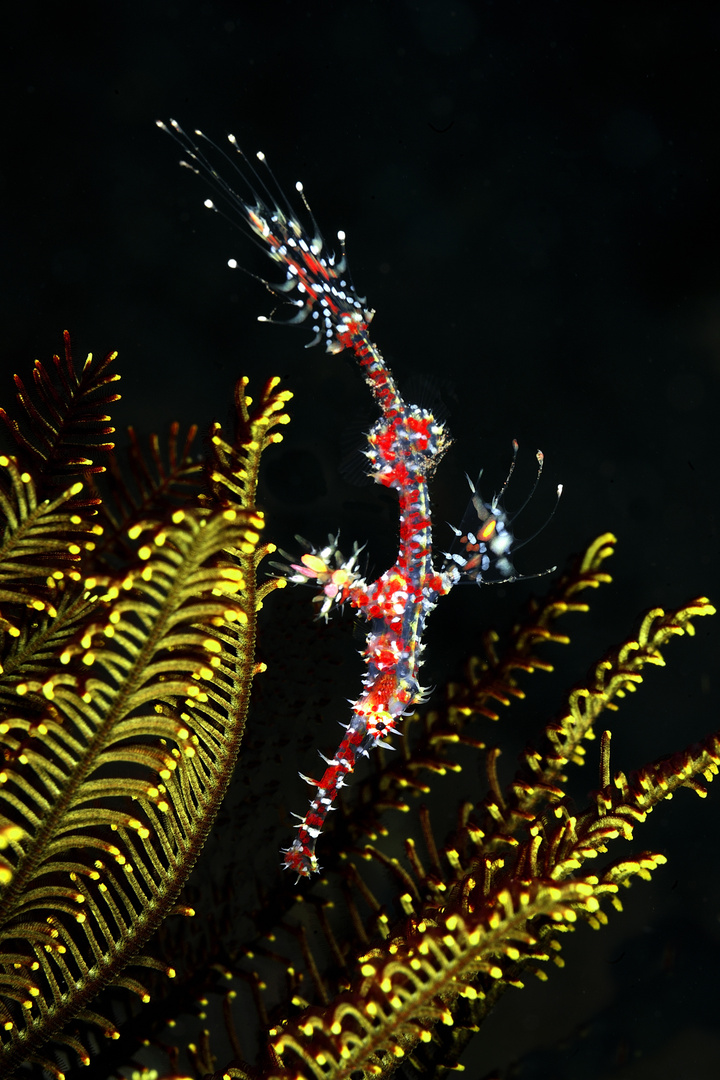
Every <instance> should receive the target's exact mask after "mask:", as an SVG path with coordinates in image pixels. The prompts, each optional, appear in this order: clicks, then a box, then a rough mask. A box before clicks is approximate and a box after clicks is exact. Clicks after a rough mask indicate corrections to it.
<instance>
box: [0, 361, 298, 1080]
mask: <svg viewBox="0 0 720 1080" xmlns="http://www.w3.org/2000/svg"><path fill="white" fill-rule="evenodd" d="M69 357H70V354H69V349H68V353H67V358H68V359H67V364H68V366H67V367H66V368H63V372H64V374H63V386H62V390H61V391H58V398H57V399H53V409H52V411H53V414H54V415H55V416H56V417H62V416H64V415H67V414H68V413H71V412H72V409H71V408H70V407H69V406H68V407H67V408H65V407H64V404H63V402H64V399H63V393H67V395H68V396H69V398H71V399H72V402H73V403H74V405H77V415H85V416H87V411H86V410H84V409H83V407H82V405H81V404H80V403H79V398H77V399H76V398H75V397H73V395H74V394H75V391H76V390H77V388H78V386H80V387H81V389H80V390H78V391H77V393H78V395H80V397H81V396H82V393H83V391H82V376H79V377H75V375H74V371H73V370H72V366H71V361H70V359H69ZM40 384H41V386H42V387H43V388H44V391H43V393H44V394H45V402H46V404H47V402H48V400H49V398H48V394H49V391H48V390H47V384H46V382H44V381H43V379H42V378H41V379H40ZM95 385H96V384H93V387H95ZM244 391H245V383H244V382H242V383H241V391H240V394H239V399H238V405H239V409H240V431H239V436H238V439H237V440H236V442H235V444H233V446H232V447H230V448H229V454H230V457H231V458H232V460H231V462H230V461H229V462H228V464H227V469H226V471H223V483H224V485H225V488H226V489H230V488H232V497H231V498H230V497H225V498H223V499H222V500H219V499H215V498H213V497H211V496H207V497H206V498H205V499H204V501H203V502H202V503H201V502H200V501H199V499H198V498H197V497H196V498H194V499H190V500H188V501H187V502H186V503H185V505H183V506H179V505H176V504H174V505H168V503H167V500H163V499H144V500H143V501H142V505H141V506H139V507H138V508H137V509H138V511H139V513H138V514H137V515H136V516H135V517H134V518H133V515H132V514H131V513H127V514H125V515H124V517H123V519H122V520H123V528H124V530H125V538H126V556H125V558H124V560H123V561H122V563H121V564H120V563H119V560H118V558H117V549H116V550H115V552H114V560H111V562H114V565H113V566H112V568H109V564H107V563H106V561H105V560H104V559H99V558H98V557H97V552H96V547H97V541H98V540H99V539H100V538H101V535H102V525H100V524H99V521H100V520H101V518H99V517H96V518H95V519H94V522H93V519H91V518H89V517H88V516H87V514H88V512H90V513H92V512H94V510H95V508H96V507H97V505H98V504H97V501H96V499H95V497H93V498H92V499H90V500H88V502H87V503H83V501H82V499H79V498H78V496H80V490H79V489H80V487H81V481H79V480H78V481H76V482H75V483H73V484H71V486H70V487H68V488H67V489H66V490H64V491H63V492H62V493H61V494H60V495H54V496H52V497H51V498H46V499H45V500H43V499H42V498H41V496H40V495H39V494H38V489H37V487H36V484H35V480H34V477H33V475H32V473H31V471H29V470H28V469H27V468H26V467H25V465H24V463H20V462H19V461H17V460H16V459H14V458H9V457H6V458H3V459H2V466H3V468H4V470H5V472H6V474H7V477H8V480H7V483H6V484H5V487H4V488H3V489H0V509H2V512H3V517H4V523H3V525H4V531H3V547H2V550H1V552H0V589H1V590H2V592H1V593H0V596H1V597H2V601H3V602H4V603H6V604H8V605H9V606H10V609H11V611H10V614H11V618H8V619H7V620H6V621H5V623H4V624H3V629H4V630H5V631H6V632H5V633H4V634H3V640H2V675H1V676H0V704H2V713H3V715H2V720H1V721H0V752H1V753H2V755H3V758H4V762H3V766H2V772H0V846H2V848H3V855H2V858H1V859H0V885H2V893H1V895H0V1072H1V1073H2V1075H3V1076H7V1075H9V1074H10V1072H11V1071H12V1070H13V1068H14V1067H15V1066H17V1065H18V1064H19V1063H21V1062H23V1061H37V1062H40V1063H41V1064H42V1065H43V1066H44V1067H46V1068H49V1069H51V1070H52V1071H54V1072H55V1074H56V1075H59V1070H58V1069H57V1067H56V1066H54V1064H53V1062H52V1061H50V1060H48V1059H47V1058H43V1057H41V1056H40V1055H39V1054H38V1048H39V1047H40V1046H41V1045H42V1043H43V1042H44V1041H45V1040H47V1039H48V1038H50V1037H55V1038H58V1039H60V1040H61V1041H64V1042H65V1043H66V1044H67V1045H69V1046H70V1047H71V1048H73V1049H75V1050H76V1051H77V1052H78V1054H79V1055H80V1057H81V1059H83V1060H86V1059H87V1055H86V1051H85V1049H84V1047H83V1045H82V1044H81V1043H80V1042H79V1041H78V1039H77V1038H76V1037H75V1035H74V1034H72V1033H69V1032H68V1031H63V1028H64V1027H65V1025H66V1024H67V1022H68V1021H69V1020H71V1019H72V1018H73V1017H78V1018H80V1019H81V1020H84V1021H86V1022H88V1023H94V1024H99V1025H100V1026H101V1028H103V1029H104V1030H105V1034H106V1035H113V1024H112V1023H111V1022H109V1021H107V1020H105V1019H104V1018H103V1017H101V1016H99V1015H98V1014H97V1013H96V1012H94V1011H93V1009H92V1008H91V1005H92V1003H93V999H94V998H95V997H96V995H97V994H98V992H99V990H101V989H102V988H103V987H104V986H105V985H107V984H108V983H115V984H120V985H126V986H128V987H130V988H131V989H135V990H137V991H138V992H139V993H140V994H141V995H143V994H144V990H143V986H142V983H141V982H138V981H137V980H135V979H133V978H129V977H128V976H127V975H124V974H123V970H124V969H125V968H126V966H127V965H128V964H130V963H132V962H133V961H139V962H142V959H143V958H142V954H141V950H142V947H143V945H144V943H145V942H146V941H147V939H148V937H149V936H150V934H151V933H152V932H153V931H154V930H155V929H156V928H157V927H158V925H159V924H160V923H161V922H162V920H163V919H164V918H165V916H166V915H167V914H168V913H170V912H171V911H172V909H173V907H174V904H175V901H176V898H177V895H178V892H179V889H180V887H181V886H182V884H183V882H184V881H185V879H186V877H187V874H188V873H189V871H190V869H191V868H192V865H193V863H194V862H195V859H196V857H197V855H198V853H199V851H200V849H201V847H202V844H203V842H204V839H205V837H206V835H207V832H208V830H209V827H210V824H211V822H212V820H213V817H214V815H215V812H216V810H217V808H218V806H219V804H220V801H221V799H222V797H223V794H224V792H225V789H226V787H227V784H228V781H229V778H230V776H231V773H232V770H233V767H234V764H235V760H236V757H237V752H238V748H239V745H240V741H241V738H242V735H243V730H244V724H245V714H246V709H247V702H248V694H249V690H250V685H251V681H252V677H253V675H254V674H255V672H256V670H257V665H256V663H255V660H254V642H255V617H256V611H257V608H258V606H259V602H260V599H261V596H262V595H264V594H265V593H266V592H267V591H268V589H269V588H272V587H273V583H272V582H271V583H269V584H267V585H265V586H264V587H263V588H262V589H258V588H257V585H256V570H257V564H258V562H259V560H260V558H261V557H262V555H263V553H264V551H265V549H264V548H262V547H261V546H260V544H259V541H260V532H261V529H262V526H263V519H262V514H261V513H260V512H259V511H258V510H257V509H256V508H255V480H256V478H257V472H258V465H259V459H260V455H261V453H262V451H263V449H264V448H265V446H267V444H268V443H269V442H272V441H277V439H278V438H279V437H280V436H279V434H278V433H276V432H273V430H272V429H273V428H274V427H275V425H277V424H279V423H283V422H285V420H286V417H285V415H284V413H283V412H282V406H283V404H284V402H285V401H286V400H287V398H288V397H289V394H287V393H282V392H280V393H276V392H275V383H272V384H269V386H268V388H267V390H266V393H265V394H264V395H263V396H262V397H261V400H260V402H259V404H258V405H257V406H256V407H255V408H254V409H252V411H249V407H250V403H249V399H246V398H245V394H244ZM23 404H25V402H23ZM65 405H67V402H65ZM48 408H49V406H48ZM28 412H29V417H30V420H29V424H30V429H31V430H30V434H29V436H28V438H27V446H28V447H30V448H31V451H32V452H31V454H30V456H31V457H32V456H33V454H34V456H35V459H36V463H37V464H38V465H39V468H40V473H41V476H43V475H44V473H43V470H46V468H47V467H49V466H48V462H49V461H50V460H51V458H52V457H53V452H52V437H50V436H48V435H47V431H48V424H47V417H46V416H45V415H43V414H42V412H41V411H39V410H36V411H33V410H32V409H29V410H28ZM105 419H107V418H105ZM61 427H62V425H61V424H60V423H59V422H58V423H57V424H56V425H55V428H54V429H53V430H54V431H55V435H56V436H57V438H58V440H60V434H59V433H60V429H61ZM11 428H12V424H11ZM23 439H25V436H23ZM33 440H34V442H33ZM60 441H61V440H60ZM37 447H41V448H42V449H37ZM23 449H24V450H25V449H27V448H26V447H25V445H24V443H23ZM170 453H171V455H172V453H173V450H172V436H171V450H170ZM53 460H55V459H53ZM62 460H63V461H64V463H65V464H64V466H63V467H65V466H69V465H70V464H73V467H77V468H80V469H85V468H86V467H89V466H88V464H87V461H85V460H83V461H82V462H74V463H71V462H70V461H69V458H68V456H67V455H66V456H65V457H64V458H63V459H62ZM214 468H215V466H214ZM233 470H237V479H236V480H234V479H233V475H234V474H233ZM98 498H99V496H98Z"/></svg>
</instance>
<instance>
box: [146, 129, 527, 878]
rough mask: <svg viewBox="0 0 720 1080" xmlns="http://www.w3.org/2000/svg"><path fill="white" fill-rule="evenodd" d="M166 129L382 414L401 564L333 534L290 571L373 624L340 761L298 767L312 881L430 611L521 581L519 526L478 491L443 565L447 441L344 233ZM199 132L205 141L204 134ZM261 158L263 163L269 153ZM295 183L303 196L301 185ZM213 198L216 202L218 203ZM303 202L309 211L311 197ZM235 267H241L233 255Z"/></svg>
mask: <svg viewBox="0 0 720 1080" xmlns="http://www.w3.org/2000/svg"><path fill="white" fill-rule="evenodd" d="M158 126H159V127H161V128H162V129H163V130H164V131H167V132H168V133H169V134H171V135H172V136H173V137H174V138H175V139H176V140H177V141H178V142H179V143H180V144H181V146H182V147H183V150H184V151H185V153H186V154H187V156H188V158H189V159H190V160H189V161H183V162H182V164H184V165H187V166H188V167H189V168H191V169H192V170H193V171H195V172H197V173H200V174H205V175H207V176H208V177H209V178H210V180H211V182H212V183H213V185H214V187H215V189H216V190H217V191H218V192H219V194H220V196H221V198H222V199H223V200H224V201H225V203H226V204H229V205H230V208H231V210H232V211H234V212H236V213H237V214H238V215H239V216H240V219H241V221H242V222H244V224H245V225H246V226H247V227H248V228H249V230H250V231H251V232H252V234H253V235H254V236H255V237H256V238H257V239H258V240H259V241H260V242H261V244H262V246H263V247H264V248H265V250H266V252H267V254H268V255H269V256H270V257H271V258H272V259H273V260H274V261H275V262H276V263H277V264H278V265H279V266H281V267H282V268H283V270H284V273H285V280H284V281H283V282H282V283H281V284H280V285H277V284H274V283H270V282H265V284H266V285H267V286H268V288H269V289H270V290H271V291H272V292H274V293H276V294H277V295H278V296H282V297H283V298H284V299H285V300H286V301H287V302H289V303H290V304H291V305H292V306H293V307H295V308H296V309H297V311H296V313H295V315H294V317H293V318H292V319H290V320H289V321H291V322H301V321H303V320H305V319H306V318H309V320H310V322H311V324H312V326H313V328H314V330H315V335H316V336H315V340H316V341H320V340H322V341H324V343H325V347H326V349H327V350H328V352H331V353H337V352H341V351H343V350H348V351H350V352H351V353H352V354H353V356H354V358H355V360H356V361H357V363H358V365H359V367H360V370H361V371H362V373H363V376H364V378H365V381H366V383H367V385H368V386H369V388H370V391H371V392H372V395H373V397H374V399H375V401H376V403H377V405H378V407H379V409H380V413H381V415H380V417H379V419H378V420H377V422H376V423H375V424H374V425H373V427H372V429H371V430H370V432H369V434H368V449H367V450H366V451H365V454H366V457H367V459H368V463H369V472H370V474H371V475H372V477H373V478H374V480H375V481H376V482H377V483H379V484H382V485H383V486H384V487H388V488H393V489H394V490H395V491H396V492H397V495H398V504H399V533H400V537H399V548H398V555H397V559H396V561H395V564H394V565H393V566H392V567H390V569H389V570H387V571H386V572H385V573H384V574H382V576H381V577H379V578H378V579H377V580H376V581H373V582H370V583H368V582H367V581H365V580H364V578H363V577H362V575H361V574H360V573H359V571H358V569H357V558H358V554H359V552H358V550H357V549H356V550H355V551H354V552H353V554H352V556H351V557H350V558H348V559H343V557H342V556H341V554H340V553H339V551H338V549H337V541H336V540H335V541H333V540H332V539H331V542H330V543H329V544H328V545H327V546H326V547H324V548H322V549H312V550H311V551H309V552H306V553H305V554H303V555H302V556H301V558H300V561H299V562H298V563H293V564H291V566H290V569H291V570H292V571H293V572H292V573H288V578H289V580H290V581H293V582H296V583H305V584H307V583H310V584H313V585H315V587H316V588H317V590H318V592H317V596H316V600H317V601H318V603H319V614H320V615H322V616H327V615H328V614H329V612H330V611H331V610H332V609H333V608H334V607H336V606H340V607H342V606H343V605H345V604H349V605H350V606H351V607H353V608H355V609H356V610H357V611H358V612H360V613H361V614H362V615H364V617H365V618H366V620H367V621H368V623H369V624H370V627H369V630H368V634H367V639H366V643H365V648H364V649H363V651H362V656H363V659H364V661H365V665H366V671H365V675H364V677H363V682H362V692H361V694H360V696H359V697H358V699H357V701H354V702H352V703H351V710H352V711H351V717H350V721H349V723H348V725H347V728H346V732H345V735H344V737H343V739H342V741H341V743H340V746H339V747H338V749H337V752H336V753H335V756H334V757H333V758H332V759H328V758H324V760H325V761H326V762H327V768H326V769H325V772H324V773H323V775H322V777H321V778H320V779H319V780H314V779H311V778H310V777H306V776H303V774H302V773H301V774H300V775H301V776H303V779H305V780H307V782H308V783H309V784H311V785H312V786H313V787H314V788H315V789H316V790H315V794H314V796H313V798H312V800H311V802H310V808H309V810H308V811H307V813H306V814H305V815H304V817H302V818H300V824H299V826H298V832H297V836H296V838H295V840H294V841H293V843H292V844H291V845H290V847H289V848H286V849H284V850H283V856H284V859H283V865H284V867H285V868H287V869H289V870H294V871H295V872H296V873H297V874H298V875H299V876H302V877H306V876H308V875H309V874H311V873H313V872H315V871H317V870H319V869H320V867H319V864H318V860H317V856H316V854H315V846H316V842H317V839H318V837H319V836H320V833H321V831H322V828H323V826H324V823H325V820H326V818H327V815H328V813H329V811H330V810H331V808H332V807H333V805H334V803H335V802H336V800H337V796H338V792H339V791H340V789H341V788H342V787H344V785H345V782H346V778H347V777H348V776H349V775H350V774H351V773H352V772H353V770H354V769H355V766H356V764H357V761H358V758H359V757H360V756H361V755H365V756H367V754H368V752H369V751H370V750H371V749H372V748H373V747H375V746H389V745H390V744H389V743H387V741H386V740H387V739H388V737H389V736H391V735H392V734H393V732H396V731H397V730H398V725H399V723H400V721H401V718H402V716H403V715H404V714H406V713H408V712H409V711H411V710H412V707H413V705H415V704H416V703H417V702H418V700H419V699H421V697H422V694H423V690H422V687H421V686H420V683H419V679H418V673H419V670H420V664H421V657H422V651H423V648H424V646H423V644H422V639H423V633H424V629H425V622H426V620H427V617H428V615H429V614H430V612H431V611H432V610H433V608H434V607H435V605H436V603H437V601H438V599H439V598H440V597H441V596H443V595H444V594H445V593H447V592H449V591H450V589H451V588H452V587H453V585H455V584H456V583H458V582H459V581H461V580H472V581H477V582H478V583H479V582H481V581H482V580H483V575H484V574H487V573H488V571H490V570H492V571H494V573H495V580H498V579H501V580H513V579H514V577H515V576H516V575H515V571H514V568H513V566H512V563H511V562H510V559H509V552H510V547H511V544H512V533H511V531H510V528H509V522H508V519H507V515H506V514H505V512H504V511H503V509H502V507H501V506H500V505H499V500H498V499H494V500H493V501H492V503H490V504H488V503H485V502H483V501H482V499H481V498H480V496H479V494H478V493H477V492H475V489H474V488H473V499H472V500H471V503H470V507H469V508H468V512H466V515H465V518H464V519H463V529H461V530H456V535H457V537H458V538H459V547H460V551H459V552H456V553H455V554H452V555H446V559H445V562H444V565H443V568H442V570H440V571H438V570H436V569H435V567H434V565H433V559H432V521H431V514H430V500H429V494H428V479H429V477H430V476H431V475H432V473H433V471H434V469H435V467H436V466H437V463H438V461H439V459H440V457H441V456H442V454H443V453H444V451H445V450H446V449H447V447H448V445H449V442H450V440H449V437H448V435H447V433H446V431H445V428H444V426H443V424H442V423H441V422H440V421H438V420H437V419H436V418H435V417H434V416H433V414H432V413H431V412H429V411H428V410H426V409H423V408H421V407H420V406H418V405H412V404H408V403H407V402H406V401H405V400H404V399H403V397H402V395H401V394H400V391H399V390H398V387H397V385H396V383H395V380H394V378H393V376H392V374H391V372H390V370H389V368H388V367H387V365H386V364H385V361H384V360H383V358H382V355H381V354H380V352H379V350H378V349H377V348H376V346H375V345H374V344H373V343H372V341H371V340H370V337H369V326H370V322H371V320H372V317H373V312H372V311H371V310H369V309H367V308H366V307H365V306H364V304H365V302H364V300H363V299H361V298H360V297H359V296H358V295H357V293H356V292H355V289H354V287H353V285H352V282H351V280H350V278H349V275H348V273H347V267H346V259H345V254H344V240H345V237H344V234H343V233H338V239H339V240H340V243H341V248H342V254H341V257H340V258H336V257H335V255H334V254H332V253H330V252H329V251H328V249H327V245H326V243H325V241H324V239H323V237H322V236H321V235H320V234H319V232H318V231H317V230H316V233H315V235H314V236H312V237H311V236H310V235H309V234H308V232H307V230H306V229H305V228H304V227H303V225H302V224H301V223H300V221H299V219H297V218H296V217H295V216H294V215H293V214H292V213H286V212H285V211H283V210H282V209H281V208H280V206H279V204H278V203H277V202H275V201H274V199H273V198H272V196H270V197H269V198H268V196H269V186H268V183H267V182H266V181H265V180H264V179H263V177H261V176H259V175H258V173H257V172H256V171H255V170H254V169H253V167H252V166H251V165H250V163H249V162H248V161H247V159H246V158H245V157H244V155H242V152H241V151H240V149H239V147H238V145H237V142H236V140H235V138H234V136H229V137H228V138H229V142H230V144H231V146H232V147H233V150H235V151H236V152H237V153H238V154H240V156H241V158H242V162H243V165H242V167H239V168H237V169H236V171H237V173H238V174H239V175H240V176H241V177H242V179H243V181H245V182H247V171H248V169H249V171H250V173H251V178H250V183H249V185H248V186H250V188H251V190H252V191H253V196H254V198H253V201H252V202H248V201H247V200H246V199H244V198H243V197H242V196H241V195H239V194H238V193H237V192H236V191H235V190H234V189H233V188H232V187H231V186H230V184H229V183H228V182H227V181H226V180H225V178H224V177H223V176H221V174H219V173H218V172H217V171H216V170H215V168H214V166H213V165H212V164H211V162H210V161H209V159H208V157H207V156H206V155H205V153H204V152H203V150H202V149H200V147H199V146H198V144H197V143H195V142H194V141H193V140H192V139H191V138H190V137H189V136H188V135H187V134H186V133H185V132H184V131H183V130H182V128H180V126H179V125H178V124H176V123H175V122H174V121H171V122H170V128H168V127H167V126H166V125H165V124H163V123H162V122H160V121H158ZM195 135H196V136H197V137H198V138H199V139H205V136H203V135H202V133H201V132H199V131H196V132H195ZM208 141H209V140H208ZM211 145H214V144H211ZM216 149H217V148H216ZM257 157H258V159H259V160H260V162H261V163H262V164H265V159H264V155H263V154H258V155H257ZM231 164H232V162H231ZM269 175H270V176H271V174H269ZM296 187H297V190H298V191H299V192H300V193H301V194H302V186H301V185H300V184H298V185H296ZM258 191H260V192H261V193H262V192H264V193H265V194H258ZM302 197H303V202H305V198H304V195H303V196H302ZM205 205H206V206H207V207H208V208H209V209H212V210H216V209H217V207H216V206H215V203H214V202H213V200H211V199H207V200H206V201H205ZM305 206H306V209H309V208H308V207H307V203H306V202H305ZM229 265H230V266H232V267H235V266H236V265H237V264H236V262H235V260H230V261H229ZM263 321H269V320H263ZM286 321H287V320H286ZM503 490H504V488H503ZM473 507H474V509H472V508H473ZM468 522H469V523H470V524H469V525H468V524H467V523H468ZM478 526H479V528H478ZM476 533H477V535H476ZM456 546H458V545H456ZM321 756H323V755H321ZM296 816H299V815H296Z"/></svg>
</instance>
